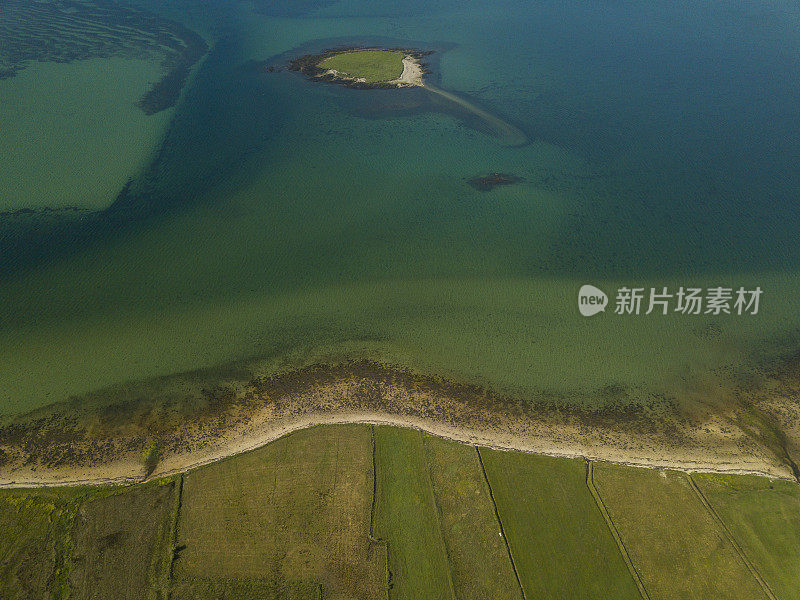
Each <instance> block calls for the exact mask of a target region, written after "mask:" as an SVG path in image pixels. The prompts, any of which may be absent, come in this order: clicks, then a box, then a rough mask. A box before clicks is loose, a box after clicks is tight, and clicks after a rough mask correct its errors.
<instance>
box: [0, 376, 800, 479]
mask: <svg viewBox="0 0 800 600" xmlns="http://www.w3.org/2000/svg"><path fill="white" fill-rule="evenodd" d="M327 379H328V380H327V381H322V382H321V383H319V384H314V383H312V384H310V385H307V386H305V387H304V388H303V389H291V388H287V387H286V384H285V382H284V383H280V384H279V385H278V386H276V389H277V390H279V392H278V393H277V394H276V393H274V390H272V389H271V388H270V387H269V386H267V387H266V388H257V389H256V390H255V391H256V393H255V394H254V395H253V394H249V395H248V394H245V395H244V396H246V398H247V399H246V400H243V401H233V402H231V404H230V405H228V406H226V407H224V408H223V409H222V410H221V411H220V412H219V413H217V414H215V415H213V416H208V415H207V416H204V417H202V418H197V419H188V420H186V421H185V422H183V423H181V424H180V425H179V426H178V427H177V428H176V429H174V430H172V431H162V432H161V433H160V434H159V439H160V440H161V441H162V443H163V446H164V450H163V454H162V459H161V460H160V462H159V463H158V466H157V467H156V469H155V471H154V472H153V473H152V474H151V475H150V476H149V478H157V477H162V476H169V475H172V474H176V473H180V472H185V471H187V470H190V469H193V468H196V467H199V466H202V465H204V464H208V463H211V462H214V461H217V460H220V459H223V458H227V457H230V456H234V455H236V454H240V453H243V452H247V451H249V450H253V449H255V448H258V447H260V446H263V445H264V444H267V443H269V442H271V441H273V440H275V439H277V438H279V437H281V436H284V435H287V434H289V433H291V432H292V431H296V430H299V429H304V428H307V427H313V426H315V425H332V424H341V423H365V424H374V425H393V426H401V427H411V428H416V429H421V430H423V431H426V432H428V433H431V434H433V435H437V436H440V437H444V438H448V439H452V440H455V441H459V442H463V443H467V444H472V445H476V446H484V447H491V448H497V449H503V450H517V451H522V452H531V453H536V454H543V455H548V456H560V457H568V458H584V459H587V460H592V461H606V462H613V463H618V464H624V465H630V466H637V467H649V468H658V469H674V470H681V471H687V472H719V473H730V474H753V475H760V476H767V477H771V478H781V479H795V477H794V476H793V473H792V469H791V468H790V467H789V466H788V465H787V464H786V463H785V462H782V461H781V460H780V459H779V458H778V456H776V454H775V453H774V452H772V451H771V450H770V449H769V448H766V447H765V446H763V445H762V444H760V443H759V442H757V441H756V440H754V439H753V438H751V437H749V436H748V435H747V434H746V433H745V432H744V431H742V430H740V429H738V428H737V427H735V426H733V425H732V424H731V421H730V420H729V419H726V417H725V416H724V415H722V416H720V415H706V416H704V417H703V418H702V419H701V420H698V421H688V420H686V419H684V418H683V417H681V416H680V415H677V414H671V415H670V414H665V415H663V421H661V422H660V423H659V422H657V421H656V419H655V417H653V416H652V415H650V416H646V417H643V420H642V419H640V418H638V417H637V418H633V419H627V418H626V419H622V420H621V421H620V422H617V423H613V422H611V421H608V422H604V421H605V418H602V419H599V420H597V421H594V420H593V418H580V417H575V416H570V415H565V414H564V413H563V411H559V410H557V411H555V412H551V413H549V414H539V415H537V414H536V413H535V412H531V413H530V414H520V413H519V411H518V408H517V407H516V406H505V408H503V407H502V406H501V407H499V408H496V409H493V408H491V407H488V406H487V405H486V403H483V404H481V402H480V401H477V402H476V397H477V396H476V397H469V394H470V392H469V390H466V388H465V389H457V390H449V392H452V393H449V394H448V390H447V389H445V388H442V389H438V388H436V387H431V386H428V387H426V382H424V381H422V382H421V383H420V381H415V380H409V381H403V380H402V379H400V380H398V379H397V378H396V377H393V376H391V375H389V376H386V377H383V378H381V377H374V378H372V379H364V378H360V377H346V378H342V379H335V378H334V379H333V380H331V379H330V378H327ZM465 390H466V391H465ZM476 393H481V392H476ZM612 416H613V415H612ZM33 435H34V437H36V439H39V438H41V439H45V438H46V437H47V435H42V433H41V432H34V434H33ZM37 436H38V437H37ZM53 437H58V436H53ZM77 437H78V438H80V439H77V440H76V441H74V442H64V441H61V442H54V443H53V446H52V448H51V450H52V452H51V453H49V454H48V453H45V454H44V455H42V456H39V457H38V458H37V459H36V460H31V457H30V456H25V455H24V453H17V456H16V457H13V456H12V460H6V461H5V464H4V465H2V466H0V487H36V486H56V485H103V484H125V483H134V482H139V481H142V480H143V479H144V467H143V465H142V463H141V459H140V455H141V449H142V447H143V444H144V443H145V442H144V440H143V439H142V437H141V435H140V432H134V433H133V434H132V433H131V432H130V431H128V432H126V434H123V435H117V436H114V435H113V432H112V433H111V434H109V436H108V437H107V438H104V439H88V438H87V436H86V435H85V434H84V433H83V432H81V434H80V435H78V436H77ZM0 449H2V451H3V452H4V453H5V455H6V456H9V455H10V454H13V448H10V447H9V445H8V444H6V443H3V440H2V439H0ZM67 455H72V456H73V457H74V458H73V460H67V459H65V456H67ZM14 458H16V460H14Z"/></svg>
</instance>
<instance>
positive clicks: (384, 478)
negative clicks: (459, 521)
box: [375, 427, 455, 600]
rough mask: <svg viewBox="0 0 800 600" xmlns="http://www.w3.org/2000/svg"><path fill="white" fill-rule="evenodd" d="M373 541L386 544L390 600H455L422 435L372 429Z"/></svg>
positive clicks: (381, 428) (396, 429)
mask: <svg viewBox="0 0 800 600" xmlns="http://www.w3.org/2000/svg"><path fill="white" fill-rule="evenodd" d="M375 464H376V471H377V472H376V478H377V481H376V484H377V485H376V498H375V536H376V537H379V538H381V539H383V540H385V541H386V543H387V547H388V554H389V571H390V573H391V589H390V590H389V597H390V598H391V599H392V600H425V599H427V598H430V599H431V600H445V599H448V598H449V599H454V598H455V595H454V591H453V583H452V580H451V575H450V565H449V564H448V560H447V550H446V548H445V544H444V539H443V538H442V531H441V527H440V524H439V514H438V511H437V509H436V502H435V500H434V497H433V488H432V486H431V480H430V477H429V475H428V467H427V464H426V460H425V447H424V445H423V437H422V433H421V432H419V431H416V430H413V429H398V428H395V427H376V428H375Z"/></svg>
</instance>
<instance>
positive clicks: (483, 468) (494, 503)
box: [475, 446, 527, 600]
mask: <svg viewBox="0 0 800 600" xmlns="http://www.w3.org/2000/svg"><path fill="white" fill-rule="evenodd" d="M475 453H476V454H477V455H478V463H479V464H480V466H481V472H482V473H483V480H484V481H485V482H486V487H487V489H488V490H489V498H490V499H491V501H492V508H494V518H495V519H496V520H497V525H498V527H500V533H501V534H502V536H503V543H505V545H506V552H508V560H509V561H510V562H511V570H513V571H514V577H516V579H517V585H518V586H519V593H520V594H521V595H522V600H527V598H526V596H525V588H523V587H522V580H521V579H520V578H519V572H518V571H517V563H516V562H515V561H514V555H513V554H512V552H511V545H510V544H509V543H508V537H507V536H506V530H505V529H504V528H503V520H502V519H501V518H500V511H498V510H497V501H496V500H495V499H494V491H493V490H492V484H491V483H489V476H488V475H487V474H486V466H485V465H484V464H483V457H482V456H481V449H480V448H479V447H478V446H475Z"/></svg>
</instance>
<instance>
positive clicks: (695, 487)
mask: <svg viewBox="0 0 800 600" xmlns="http://www.w3.org/2000/svg"><path fill="white" fill-rule="evenodd" d="M687 479H688V480H689V485H690V486H691V488H692V490H694V493H695V495H697V498H698V499H699V500H700V502H701V503H702V504H703V506H704V507H705V509H706V510H707V511H708V513H709V514H710V515H711V518H712V519H714V521H716V522H717V524H718V525H719V526H720V527H721V528H722V531H723V533H724V534H725V537H726V538H727V539H728V541H729V542H730V543H731V545H732V546H733V549H734V550H736V553H737V554H738V555H739V558H741V559H742V562H743V563H744V564H745V566H746V567H747V570H748V571H750V574H751V575H752V576H753V577H754V578H755V580H756V581H757V582H758V584H759V585H760V586H761V589H762V590H764V594H766V596H767V598H769V599H770V600H777V598H776V597H775V594H774V593H773V592H772V589H771V588H770V587H769V584H768V583H767V582H766V580H765V579H764V578H763V577H762V576H761V573H759V572H758V569H756V566H755V565H754V564H753V563H752V562H751V561H750V559H749V558H747V555H746V554H745V552H744V549H743V548H742V547H741V546H740V545H739V542H737V541H736V538H735V537H734V536H733V532H732V531H731V530H730V529H728V526H727V525H726V524H725V521H723V520H722V517H721V516H720V515H719V513H718V512H717V511H716V509H715V508H714V507H713V506H711V502H709V501H708V498H706V495H705V494H704V493H703V490H701V489H700V487H699V486H698V485H697V482H696V481H695V480H694V478H693V477H692V476H691V474H688V475H687Z"/></svg>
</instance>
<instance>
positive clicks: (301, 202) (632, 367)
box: [0, 2, 800, 412]
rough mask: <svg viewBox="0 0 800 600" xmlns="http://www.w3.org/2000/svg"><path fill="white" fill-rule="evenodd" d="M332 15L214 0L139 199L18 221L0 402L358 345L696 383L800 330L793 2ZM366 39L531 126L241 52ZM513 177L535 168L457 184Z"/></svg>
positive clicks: (462, 365)
mask: <svg viewBox="0 0 800 600" xmlns="http://www.w3.org/2000/svg"><path fill="white" fill-rule="evenodd" d="M314 6H315V8H312V9H311V10H310V11H309V12H307V13H303V11H299V13H302V14H296V15H292V14H287V12H286V11H285V10H284V9H280V10H276V9H274V8H270V5H269V4H267V3H264V4H256V8H257V9H258V10H252V9H251V7H250V6H249V5H247V6H240V5H222V4H219V5H214V7H215V11H217V13H216V14H215V13H214V12H211V13H209V23H214V22H216V20H219V23H222V24H221V25H217V26H216V27H215V26H214V25H213V24H211V25H209V30H210V31H215V32H216V33H215V34H216V36H217V38H218V42H217V44H216V45H215V47H214V49H213V50H212V52H211V54H210V55H209V56H208V58H207V59H206V61H205V62H204V63H203V64H202V65H201V66H200V68H199V70H198V72H197V73H196V74H195V76H194V78H193V80H192V82H191V84H190V87H189V88H188V89H187V90H186V93H185V96H184V99H183V101H182V103H181V104H180V105H179V106H178V107H177V108H176V109H175V113H174V117H173V119H172V122H171V125H170V127H169V129H168V131H167V132H166V135H165V138H164V140H163V143H161V145H157V146H155V147H154V148H153V152H154V156H156V158H155V159H154V161H153V163H152V165H151V166H150V167H149V168H148V169H146V171H145V173H144V174H143V175H142V176H141V177H139V178H138V179H136V180H135V181H134V183H133V185H132V187H131V192H130V194H129V195H128V196H127V197H125V198H124V199H123V200H122V201H120V202H118V203H117V204H115V205H114V206H111V207H110V208H109V209H107V210H106V211H104V212H102V213H100V214H98V215H96V216H93V217H90V218H87V219H85V220H84V221H81V222H79V223H77V224H70V225H68V226H67V225H65V226H64V227H61V228H55V229H54V230H53V231H52V232H50V231H44V232H42V233H41V234H37V233H36V232H34V233H30V232H28V233H26V234H25V236H24V237H22V238H20V237H18V236H16V234H14V231H16V229H15V228H19V227H20V225H19V224H18V223H16V222H11V221H6V222H4V223H2V225H0V227H3V228H5V231H4V232H3V234H4V235H5V237H3V236H0V244H3V245H2V247H0V251H1V252H0V304H2V306H3V307H4V310H3V313H2V315H0V374H2V381H3V385H2V387H0V406H1V407H2V411H3V412H17V411H22V410H25V409H29V408H32V407H35V406H38V405H41V404H44V403H47V402H50V401H54V400H58V399H62V398H64V397H66V396H68V395H71V394H81V393H84V392H87V391H90V390H93V389H97V388H99V387H102V386H106V385H110V384H115V383H120V382H126V381H136V380H141V379H145V378H151V377H156V376H160V375H167V374H170V373H174V372H179V371H185V370H191V369H195V368H200V367H209V366H213V365H217V364H222V363H229V362H231V361H237V360H245V361H246V360H248V359H252V358H254V357H270V360H269V361H267V362H264V363H263V364H262V367H261V368H264V369H268V368H270V365H274V364H276V363H275V359H276V357H286V358H287V360H288V361H289V363H291V362H292V361H294V362H297V363H300V362H307V361H309V360H313V359H314V358H317V357H323V358H324V357H329V356H337V357H338V356H342V355H370V356H379V357H382V358H384V359H387V360H390V361H393V362H397V363H400V364H406V365H410V366H413V367H414V368H418V369H421V370H425V371H429V372H434V373H442V374H447V375H452V376H454V377H458V378H460V379H466V380H472V381H480V382H482V383H486V384H488V385H491V386H494V387H498V388H502V389H506V390H513V391H516V392H519V393H521V394H533V393H535V392H536V391H538V390H549V391H554V392H556V393H558V394H561V395H563V396H565V397H567V398H569V397H573V396H574V397H575V398H576V399H577V398H578V397H579V396H580V397H583V396H581V394H583V393H591V391H592V390H596V389H600V388H604V387H608V386H611V385H613V386H630V388H631V389H632V390H634V391H633V392H632V396H636V397H641V395H642V394H649V393H661V394H669V395H676V396H685V397H692V395H693V394H696V393H697V390H698V389H702V387H703V386H704V385H709V382H713V380H714V378H715V377H717V376H718V374H719V373H720V372H738V371H748V370H750V369H752V368H753V367H754V366H755V365H757V364H759V363H760V362H761V361H763V360H765V359H768V358H772V357H774V356H775V355H776V354H778V353H781V352H786V351H789V350H791V349H793V347H794V346H793V344H794V342H793V340H794V339H795V338H794V335H795V333H796V330H797V319H796V309H797V300H796V298H797V295H798V292H800V279H798V260H799V259H800V256H798V250H800V246H798V244H797V242H796V240H795V237H796V232H797V231H798V225H799V224H800V210H799V209H798V207H797V203H796V200H797V192H798V190H799V189H800V173H798V172H797V170H796V169H795V168H793V165H794V164H797V162H798V158H800V157H799V156H798V154H799V153H800V151H798V148H797V147H796V145H795V144H794V142H793V140H796V139H797V135H798V133H800V123H798V119H797V116H796V106H797V101H798V100H800V98H799V97H798V96H800V92H798V88H797V86H796V84H795V83H794V82H795V81H796V78H794V74H795V73H796V72H797V67H798V66H800V65H798V63H800V53H799V52H798V50H800V38H799V37H798V34H797V31H798V29H797V27H796V25H797V24H798V20H800V19H799V16H800V12H798V11H797V10H796V9H790V8H788V7H785V6H782V5H774V4H765V3H746V4H743V5H742V4H738V5H736V7H735V8H734V7H733V6H732V5H729V4H723V3H696V2H685V3H670V4H663V5H647V6H642V5H641V4H640V3H628V2H589V3H586V2H574V3H563V2H553V3H548V2H545V3H539V4H536V5H533V6H532V5H531V4H530V3H518V2H507V3H496V2H492V3H474V6H471V7H469V9H467V8H465V7H464V6H463V5H462V4H459V3H455V2H452V3H450V2H438V3H437V2H433V3H431V2H425V3H422V2H420V3H411V4H404V5H403V6H402V7H401V6H400V5H395V4H393V3H392V4H390V3H383V2H379V3H376V2H370V3H359V2H333V3H329V4H326V5H325V6H321V7H320V6H319V5H314ZM193 14H194V15H195V16H194V17H193V18H194V19H197V16H196V14H197V13H193ZM219 15H223V16H224V19H217V17H218V16H219ZM373 36H374V37H373ZM376 39H377V40H382V41H384V42H385V43H387V44H390V43H394V44H396V45H401V44H414V45H417V46H424V45H426V44H430V45H431V46H434V47H437V48H447V49H446V50H443V51H442V52H440V56H439V59H438V66H437V69H436V71H437V77H436V79H437V85H439V86H440V87H442V88H443V89H446V90H449V91H452V92H455V93H459V94H462V95H464V97H466V98H469V99H470V101H473V102H476V103H478V104H479V105H480V106H481V107H482V108H484V109H486V110H489V111H491V112H492V113H493V114H496V115H497V116H498V117H500V118H503V119H506V120H508V121H509V122H511V123H513V124H514V125H516V126H518V127H520V128H521V129H522V130H523V131H525V133H526V134H527V135H528V137H529V138H530V139H531V140H532V142H531V143H530V144H528V145H526V146H522V147H506V146H504V145H503V144H502V143H500V140H498V139H496V138H494V137H493V136H492V135H491V134H490V132H486V131H483V130H481V129H480V124H479V123H476V122H473V121H471V120H470V119H469V117H468V115H464V114H462V113H459V112H458V111H457V110H453V108H452V107H448V106H447V105H444V104H440V105H432V104H431V101H430V99H428V98H426V97H425V96H424V94H425V93H424V92H420V91H418V90H401V91H391V90H389V91H375V92H372V91H359V90H347V89H342V88H336V87H332V86H327V85H315V84H313V83H309V82H307V81H304V80H303V79H301V78H299V77H297V76H295V74H292V73H286V72H283V73H271V74H268V73H263V72H259V71H258V70H256V69H254V68H252V66H248V65H247V61H248V60H251V59H253V60H267V59H270V58H271V57H274V56H276V55H279V54H282V53H285V52H289V51H291V50H292V49H294V48H298V47H305V46H307V47H308V48H312V49H313V48H315V47H316V48H325V47H328V46H330V45H335V44H336V43H339V42H342V43H359V42H360V41H364V42H373V41H374V40H376ZM4 85H9V86H11V85H18V82H15V80H13V79H12V80H7V81H6V82H4ZM42 85H43V86H44V85H45V83H44V81H43V83H42ZM367 94H372V95H371V96H367ZM413 94H421V95H418V96H414V95H413ZM121 98H122V96H121ZM122 101H123V100H122V99H121V102H122ZM417 102H420V103H422V104H421V105H420V107H418V108H417V109H413V107H411V105H412V104H414V103H417ZM392 103H394V104H397V103H405V104H406V105H407V106H406V110H405V111H400V112H398V111H396V110H395V111H394V112H393V111H392V110H390V109H388V108H387V105H388V104H392ZM431 106H438V107H439V109H440V110H433V111H432V110H428V109H429V108H431ZM34 108H35V104H34V103H33V102H32V103H31V105H30V109H31V110H34ZM12 126H13V125H12ZM92 139H93V137H92V132H87V140H92ZM33 168H34V167H32V169H33ZM36 168H38V167H36ZM494 171H501V172H508V173H513V174H516V175H518V176H521V177H523V178H524V181H523V182H522V183H520V184H517V185H514V186H508V187H502V188H496V189H495V190H493V191H491V192H479V191H477V190H474V189H472V188H471V187H469V186H468V185H467V183H466V179H468V178H470V177H473V176H475V175H480V174H486V173H489V172H494ZM109 201H110V200H109ZM38 202H40V199H39V198H37V197H36V195H35V194H32V196H31V203H30V205H31V206H36V205H37V203H38ZM20 239H22V240H23V242H24V243H20V242H19V240H20ZM583 283H594V284H595V285H598V286H599V287H601V288H603V289H605V290H606V291H607V292H609V293H612V292H613V291H614V290H615V289H616V288H617V287H619V286H621V285H638V286H642V287H647V288H649V287H650V286H654V287H662V286H669V287H671V288H673V289H675V288H677V287H678V286H680V285H684V286H697V287H700V286H717V285H723V286H734V287H738V286H739V285H744V286H745V287H754V286H756V285H760V286H761V287H762V288H763V289H764V296H763V297H762V304H761V310H760V313H759V315H757V316H728V317H726V316H722V317H712V316H708V317H706V316H698V317H691V316H686V315H670V316H667V317H661V316H655V315H649V316H645V315H640V316H618V315H613V314H604V315H597V316H595V317H592V318H591V319H586V318H583V317H581V316H580V315H579V314H578V311H577V298H576V296H577V291H578V288H579V287H580V286H581V285H582V284H583ZM610 312H611V311H609V313H610ZM143 389H144V388H143ZM576 401H577V400H576Z"/></svg>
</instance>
